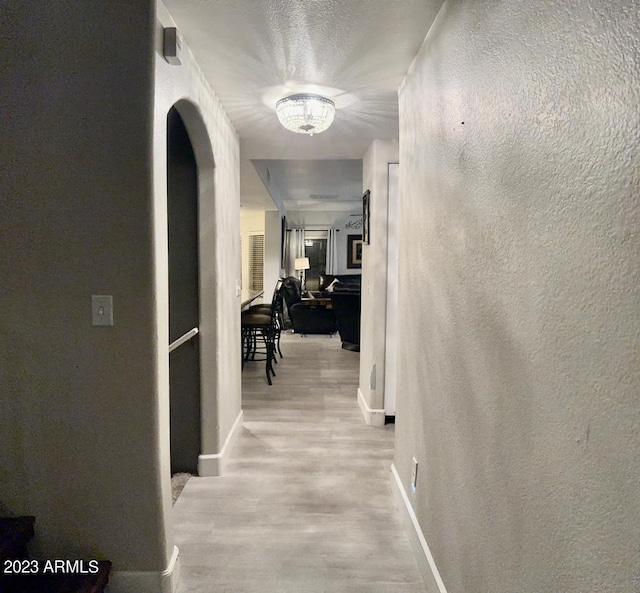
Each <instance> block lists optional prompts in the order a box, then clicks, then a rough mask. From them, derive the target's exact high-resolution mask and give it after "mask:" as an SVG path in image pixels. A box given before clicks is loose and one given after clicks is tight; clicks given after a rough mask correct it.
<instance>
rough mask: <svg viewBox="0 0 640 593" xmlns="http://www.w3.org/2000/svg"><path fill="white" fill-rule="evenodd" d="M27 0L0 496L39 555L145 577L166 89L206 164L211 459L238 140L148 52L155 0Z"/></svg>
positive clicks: (226, 378)
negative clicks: (98, 306)
mask: <svg viewBox="0 0 640 593" xmlns="http://www.w3.org/2000/svg"><path fill="white" fill-rule="evenodd" d="M35 7H36V5H35V3H34V2H22V3H16V4H15V5H12V7H11V9H10V10H9V9H7V10H5V11H3V19H4V21H3V24H4V25H5V27H6V35H5V38H4V42H5V49H6V50H7V51H8V52H10V56H8V57H7V59H6V60H4V61H3V65H2V68H3V75H4V76H3V79H4V80H5V81H6V82H7V84H5V85H3V86H2V90H1V91H0V92H2V93H3V104H4V105H5V106H6V112H5V121H6V132H5V133H3V134H2V136H0V142H1V143H2V148H3V150H2V157H1V158H0V175H1V178H2V180H3V197H2V199H1V200H0V221H1V223H0V224H1V227H2V228H1V232H0V251H1V252H2V257H1V258H0V277H2V289H1V290H0V307H1V308H2V315H0V352H2V372H1V373H0V484H1V488H0V513H1V514H8V515H16V514H34V515H35V516H36V518H37V521H36V539H35V542H34V546H33V547H32V548H31V552H32V553H33V555H34V556H35V557H49V558H63V559H64V558H67V559H77V558H108V559H110V560H111V561H112V562H113V563H114V564H113V570H114V571H115V574H114V576H113V578H112V579H111V582H110V590H111V589H113V591H114V592H116V593H117V592H118V591H121V590H136V591H139V592H140V593H143V592H145V591H157V590H159V589H160V587H161V582H162V581H163V580H166V579H165V576H166V575H163V574H162V573H163V571H166V570H167V569H168V568H169V569H170V568H171V567H172V565H171V564H170V562H171V561H173V560H175V556H174V555H173V554H174V547H173V538H172V527H171V522H172V519H171V517H172V511H171V491H170V482H169V434H168V432H169V393H168V385H169V383H168V351H167V350H168V349H167V346H168V338H169V335H168V284H167V279H168V276H167V274H168V272H167V201H166V126H167V121H166V115H167V112H168V111H169V109H170V108H171V106H172V105H173V104H174V103H176V102H178V101H180V105H179V110H180V114H181V116H182V118H183V120H184V121H185V124H186V126H187V129H188V131H189V135H190V138H191V141H192V143H193V146H194V149H195V152H196V159H197V160H198V165H199V168H200V173H201V176H200V179H199V188H200V193H201V195H202V196H204V199H203V200H201V202H200V253H201V255H202V258H203V259H204V263H203V265H202V266H201V277H200V282H201V306H202V309H203V313H202V315H201V324H200V330H201V333H200V340H201V352H202V356H203V359H204V360H205V361H206V362H205V365H204V367H203V373H202V377H201V379H202V390H203V402H202V414H203V416H204V417H205V418H206V422H207V424H206V426H205V431H204V433H203V439H202V441H203V442H202V446H203V452H204V453H205V454H209V455H210V457H211V459H210V460H211V461H212V462H213V463H214V464H215V465H216V467H219V466H220V464H221V463H222V461H221V455H220V454H221V451H223V450H224V446H225V444H226V445H229V443H230V441H229V440H228V439H229V437H230V435H232V427H234V426H237V425H238V424H234V423H235V422H236V420H237V419H238V418H239V417H240V413H241V412H240V361H239V357H238V356H237V352H238V351H239V348H240V343H239V334H240V328H239V298H238V297H237V296H236V294H235V290H234V283H235V280H236V278H237V277H239V269H240V249H239V239H238V238H239V221H238V210H239V164H238V162H239V161H238V150H239V149H238V139H237V135H236V134H235V131H234V129H233V127H232V126H231V124H230V122H229V120H228V118H227V116H226V115H225V113H224V111H223V110H222V108H221V106H220V104H219V102H218V100H217V99H216V97H215V95H214V94H213V92H212V90H211V88H210V87H209V86H208V85H207V84H206V82H205V81H204V78H203V77H202V74H201V72H200V70H199V68H198V67H197V65H196V64H195V63H194V62H193V60H192V58H191V56H190V54H189V51H188V48H186V46H185V48H184V49H185V53H184V55H183V58H184V61H183V65H182V66H170V65H169V64H168V63H167V62H165V61H164V59H163V58H162V55H161V53H162V38H161V33H162V25H163V24H164V25H167V24H169V25H170V24H172V23H171V19H170V17H169V15H168V13H167V11H166V10H165V9H164V7H163V6H162V4H159V5H158V13H157V15H156V3H155V2H154V1H152V0H149V1H148V2H137V3H133V4H126V5H125V4H122V3H118V4H117V5H111V4H109V3H107V4H104V3H101V4H99V5H98V4H95V3H82V2H68V1H67V2H60V1H53V2H50V3H45V4H41V3H38V4H37V10H35ZM157 19H158V20H157ZM203 122H204V123H203ZM198 124H200V125H198ZM214 159H215V169H214V166H213V165H214ZM230 287H231V288H230ZM92 294H107V295H113V304H114V325H113V326H112V327H94V326H92V324H91V308H90V296H91V295H92ZM226 450H227V451H228V450H230V446H228V447H227V448H226ZM166 584H167V583H165V584H164V585H162V586H165V585H166Z"/></svg>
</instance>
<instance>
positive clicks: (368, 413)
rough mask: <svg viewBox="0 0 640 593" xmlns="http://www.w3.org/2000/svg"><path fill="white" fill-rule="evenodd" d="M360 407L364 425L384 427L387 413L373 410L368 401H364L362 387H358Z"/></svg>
mask: <svg viewBox="0 0 640 593" xmlns="http://www.w3.org/2000/svg"><path fill="white" fill-rule="evenodd" d="M358 405H359V406H360V411H361V412H362V417H363V418H364V423H365V424H366V425H367V426H384V421H385V415H386V414H385V411H384V410H382V409H380V410H372V409H371V408H370V407H369V404H367V400H365V399H364V394H363V393H362V390H361V389H360V387H358Z"/></svg>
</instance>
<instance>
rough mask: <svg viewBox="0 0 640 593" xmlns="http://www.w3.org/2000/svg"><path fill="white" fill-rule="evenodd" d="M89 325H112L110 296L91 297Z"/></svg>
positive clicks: (95, 295)
mask: <svg viewBox="0 0 640 593" xmlns="http://www.w3.org/2000/svg"><path fill="white" fill-rule="evenodd" d="M91 324H92V325H113V297H112V296H111V295H106V294H92V295H91Z"/></svg>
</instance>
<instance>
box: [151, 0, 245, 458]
mask: <svg viewBox="0 0 640 593" xmlns="http://www.w3.org/2000/svg"><path fill="white" fill-rule="evenodd" d="M157 14H158V23H157V27H156V55H155V68H156V89H155V90H156V92H155V105H154V107H155V109H154V117H155V120H154V124H155V125H154V147H153V150H154V153H153V162H154V183H155V195H154V207H155V212H154V220H155V231H156V237H157V242H156V266H157V268H156V269H157V282H158V303H159V306H158V309H159V319H158V323H159V327H160V331H161V334H162V333H164V325H165V323H166V322H167V319H168V313H167V311H168V300H167V286H168V285H167V280H168V276H167V271H166V266H167V255H166V228H167V224H166V217H167V213H166V114H167V113H168V111H169V109H171V107H172V106H173V105H174V104H175V103H177V102H178V107H179V110H180V114H181V116H182V118H183V120H184V122H185V126H186V128H187V131H188V132H189V136H190V138H191V142H192V144H193V145H194V151H195V154H196V161H197V162H198V167H199V175H200V178H199V194H200V201H199V219H200V220H199V226H200V349H201V352H200V359H201V360H202V361H205V362H204V363H203V365H202V368H201V397H202V422H203V426H202V453H203V454H204V455H216V454H218V453H220V452H221V449H222V447H223V445H224V443H225V439H226V438H227V436H228V435H229V433H230V431H231V428H232V426H233V424H234V422H235V420H236V418H237V417H238V414H239V413H240V407H241V403H240V402H241V384H240V361H239V360H238V356H237V353H238V352H239V351H240V299H239V298H238V296H236V291H235V288H236V281H239V280H240V265H241V257H240V240H239V237H240V217H239V214H238V213H239V211H240V177H239V167H240V165H239V143H238V138H237V135H236V133H235V130H234V129H233V126H232V125H231V123H230V121H229V118H228V117H227V115H226V114H225V112H224V111H223V109H222V107H221V105H220V102H219V100H218V99H217V97H216V96H215V94H214V92H213V90H212V89H211V87H210V86H209V85H208V83H207V82H206V81H205V79H204V76H203V75H202V72H201V70H200V68H199V66H198V64H197V63H196V62H195V61H194V59H193V56H192V55H191V52H190V51H189V47H188V46H187V44H186V43H184V42H183V55H182V65H181V66H172V65H170V64H168V63H167V62H166V61H165V60H164V58H163V57H162V27H166V26H175V24H174V22H173V20H172V18H171V16H170V15H169V13H168V12H167V10H166V8H165V7H164V6H163V4H162V3H160V2H159V3H158V13H157ZM213 164H215V167H214V168H212V165H213ZM160 364H161V367H160V373H161V377H162V381H161V385H162V386H163V387H164V386H165V383H164V372H165V364H166V365H168V359H165V358H164V357H162V358H161V360H160ZM166 368H167V370H168V366H167V367H166ZM166 385H168V383H167V384H166Z"/></svg>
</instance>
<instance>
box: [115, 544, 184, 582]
mask: <svg viewBox="0 0 640 593" xmlns="http://www.w3.org/2000/svg"><path fill="white" fill-rule="evenodd" d="M179 580H180V552H179V550H178V548H177V547H176V546H173V554H172V555H171V560H170V561H169V566H167V568H166V569H165V570H163V571H159V572H152V571H144V572H142V571H140V572H135V571H129V570H116V571H113V572H112V573H111V574H109V585H108V586H107V590H108V591H109V593H175V591H176V589H177V588H178V582H179Z"/></svg>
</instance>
